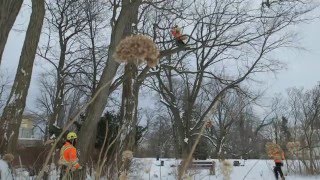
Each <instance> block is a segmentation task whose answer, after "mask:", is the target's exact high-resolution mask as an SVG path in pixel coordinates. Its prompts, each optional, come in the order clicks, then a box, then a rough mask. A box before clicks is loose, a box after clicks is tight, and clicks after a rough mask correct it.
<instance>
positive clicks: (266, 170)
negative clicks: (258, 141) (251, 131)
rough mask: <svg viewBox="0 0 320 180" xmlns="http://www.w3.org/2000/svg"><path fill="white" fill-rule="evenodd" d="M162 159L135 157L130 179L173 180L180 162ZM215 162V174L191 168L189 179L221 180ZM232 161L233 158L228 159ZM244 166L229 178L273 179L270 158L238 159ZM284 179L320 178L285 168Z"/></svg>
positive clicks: (314, 179)
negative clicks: (291, 171) (292, 172)
mask: <svg viewBox="0 0 320 180" xmlns="http://www.w3.org/2000/svg"><path fill="white" fill-rule="evenodd" d="M160 160H163V161H164V166H162V167H161V166H160V161H156V159H155V158H153V159H151V158H141V159H135V162H134V167H135V168H134V172H133V173H132V174H131V176H130V179H131V180H138V179H141V180H149V179H151V180H153V179H159V180H160V179H161V180H175V179H177V178H176V177H177V172H178V171H177V167H178V165H179V163H180V161H179V160H175V159H160ZM214 161H215V162H216V175H211V176H210V175H209V170H191V171H189V175H190V177H191V178H189V179H190V180H191V179H192V180H223V175H222V174H221V170H220V164H219V162H218V161H217V160H214ZM230 161H231V163H233V160H230ZM239 161H240V163H241V164H244V166H237V167H233V171H232V173H231V180H242V179H246V180H275V177H274V175H273V164H274V163H273V161H270V160H261V159H258V160H247V161H245V162H244V160H239ZM283 169H284V173H285V174H286V180H300V179H301V180H317V179H318V180H320V176H317V177H315V176H313V177H310V176H309V177H308V176H303V177H302V176H298V175H294V174H287V171H286V169H285V168H283Z"/></svg>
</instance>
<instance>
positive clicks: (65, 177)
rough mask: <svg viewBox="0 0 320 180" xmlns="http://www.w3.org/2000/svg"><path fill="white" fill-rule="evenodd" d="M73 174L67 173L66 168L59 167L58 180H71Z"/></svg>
mask: <svg viewBox="0 0 320 180" xmlns="http://www.w3.org/2000/svg"><path fill="white" fill-rule="evenodd" d="M72 178H73V172H71V171H67V166H61V170H60V178H59V180H72Z"/></svg>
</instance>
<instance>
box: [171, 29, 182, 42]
mask: <svg viewBox="0 0 320 180" xmlns="http://www.w3.org/2000/svg"><path fill="white" fill-rule="evenodd" d="M171 34H172V35H173V37H175V38H176V39H180V38H181V36H182V34H181V29H180V28H178V27H174V28H172V29H171Z"/></svg>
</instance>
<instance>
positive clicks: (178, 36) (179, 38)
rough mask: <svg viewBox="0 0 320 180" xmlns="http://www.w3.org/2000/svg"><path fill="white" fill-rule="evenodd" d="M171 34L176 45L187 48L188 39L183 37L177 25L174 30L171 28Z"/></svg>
mask: <svg viewBox="0 0 320 180" xmlns="http://www.w3.org/2000/svg"><path fill="white" fill-rule="evenodd" d="M171 34H172V36H173V37H174V39H175V40H176V44H177V45H178V46H186V42H185V40H186V39H187V37H186V36H185V35H182V30H181V28H179V27H178V26H177V25H175V26H174V27H173V28H171Z"/></svg>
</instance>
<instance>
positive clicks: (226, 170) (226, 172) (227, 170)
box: [221, 160, 233, 180]
mask: <svg viewBox="0 0 320 180" xmlns="http://www.w3.org/2000/svg"><path fill="white" fill-rule="evenodd" d="M232 169H233V166H232V164H231V162H230V161H227V160H224V161H222V163H221V172H222V174H223V179H224V180H230V179H231V177H230V175H231V173H232Z"/></svg>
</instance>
